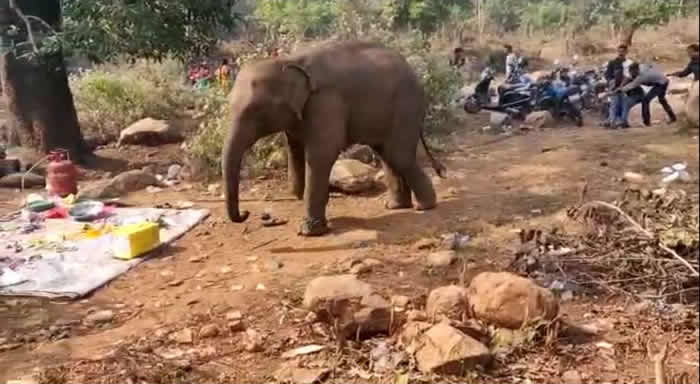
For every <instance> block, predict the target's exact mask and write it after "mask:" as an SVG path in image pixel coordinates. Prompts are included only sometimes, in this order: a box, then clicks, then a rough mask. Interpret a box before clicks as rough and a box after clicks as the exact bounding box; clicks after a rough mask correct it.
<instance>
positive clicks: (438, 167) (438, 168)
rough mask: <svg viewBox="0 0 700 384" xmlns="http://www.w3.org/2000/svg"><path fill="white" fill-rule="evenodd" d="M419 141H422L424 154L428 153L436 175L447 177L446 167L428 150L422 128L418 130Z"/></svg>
mask: <svg viewBox="0 0 700 384" xmlns="http://www.w3.org/2000/svg"><path fill="white" fill-rule="evenodd" d="M420 142H421V143H423V149H425V154H426V155H428V159H429V160H430V165H432V167H433V169H434V170H435V173H437V175H438V176H440V178H442V179H445V178H447V168H445V166H444V165H443V164H442V163H441V162H439V161H437V160H435V158H434V157H433V154H432V153H431V152H430V148H428V144H427V143H426V142H425V136H423V131H422V130H421V131H420Z"/></svg>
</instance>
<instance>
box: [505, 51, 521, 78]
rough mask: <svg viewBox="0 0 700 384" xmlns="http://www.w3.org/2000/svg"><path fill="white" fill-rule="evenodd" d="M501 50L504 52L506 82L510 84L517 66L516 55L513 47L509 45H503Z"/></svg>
mask: <svg viewBox="0 0 700 384" xmlns="http://www.w3.org/2000/svg"><path fill="white" fill-rule="evenodd" d="M503 48H505V50H506V82H510V79H511V77H512V76H513V75H514V72H516V70H517V68H518V65H519V63H518V55H516V54H515V52H514V51H513V46H512V45H510V44H506V45H504V46H503Z"/></svg>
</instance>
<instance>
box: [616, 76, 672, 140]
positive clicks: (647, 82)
mask: <svg viewBox="0 0 700 384" xmlns="http://www.w3.org/2000/svg"><path fill="white" fill-rule="evenodd" d="M629 71H630V77H631V78H632V81H630V82H629V83H628V84H626V85H625V86H623V87H622V88H621V89H620V90H621V91H622V92H629V91H631V90H633V89H635V88H637V87H640V86H642V85H644V86H647V87H651V89H650V90H649V92H647V94H646V95H645V96H644V98H643V99H642V120H643V121H644V125H645V126H647V127H648V126H650V125H651V108H650V105H651V102H652V101H653V100H654V99H655V98H658V99H659V103H660V104H661V106H662V107H663V108H664V111H666V114H667V115H668V119H669V122H670V123H674V122H676V120H677V118H676V114H675V112H673V108H671V105H670V104H669V103H668V100H666V93H667V92H668V84H669V80H668V77H666V75H664V74H663V73H661V72H659V71H658V70H656V69H655V68H654V67H653V66H651V65H644V66H641V65H639V63H632V64H631V65H630V67H629Z"/></svg>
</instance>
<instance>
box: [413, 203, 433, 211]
mask: <svg viewBox="0 0 700 384" xmlns="http://www.w3.org/2000/svg"><path fill="white" fill-rule="evenodd" d="M436 207H437V203H427V204H421V203H418V204H416V211H430V210H431V209H435V208H436Z"/></svg>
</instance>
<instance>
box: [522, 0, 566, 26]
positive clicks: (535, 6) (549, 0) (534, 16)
mask: <svg viewBox="0 0 700 384" xmlns="http://www.w3.org/2000/svg"><path fill="white" fill-rule="evenodd" d="M568 13H569V7H568V6H567V5H566V4H565V3H563V2H561V1H557V0H543V1H541V2H539V3H529V4H527V5H526V6H525V8H524V9H523V12H522V23H523V24H525V25H527V26H528V27H529V28H532V29H535V30H539V31H554V30H557V29H559V28H561V27H563V26H564V25H565V24H566V21H567V16H568Z"/></svg>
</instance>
